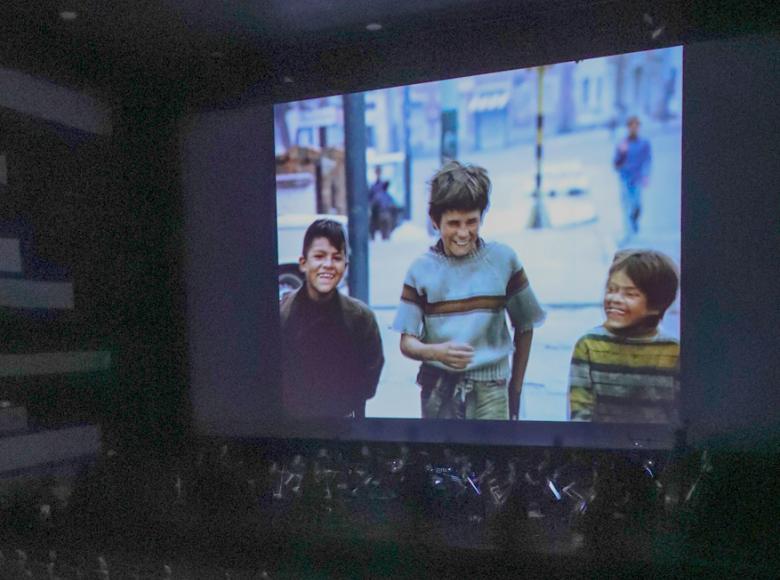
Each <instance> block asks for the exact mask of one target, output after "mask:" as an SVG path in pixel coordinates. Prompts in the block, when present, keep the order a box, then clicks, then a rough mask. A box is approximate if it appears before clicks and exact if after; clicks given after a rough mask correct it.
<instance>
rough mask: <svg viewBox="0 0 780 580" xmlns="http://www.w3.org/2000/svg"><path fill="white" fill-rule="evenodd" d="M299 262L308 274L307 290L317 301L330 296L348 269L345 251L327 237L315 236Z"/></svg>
mask: <svg viewBox="0 0 780 580" xmlns="http://www.w3.org/2000/svg"><path fill="white" fill-rule="evenodd" d="M298 262H299V267H300V270H301V272H303V273H304V274H305V276H306V291H307V293H308V295H309V298H311V299H312V300H314V301H315V302H320V301H323V300H327V299H328V298H330V296H331V295H332V294H333V292H334V291H335V290H336V288H337V287H338V285H339V282H341V279H342V278H343V277H344V272H345V271H346V269H347V260H346V257H345V255H344V252H343V251H342V250H340V249H338V248H336V247H334V246H333V245H332V244H331V243H330V241H329V240H328V238H325V237H321V238H315V239H314V241H313V242H312V243H311V246H310V247H309V251H308V252H306V256H301V257H300V258H299V260H298Z"/></svg>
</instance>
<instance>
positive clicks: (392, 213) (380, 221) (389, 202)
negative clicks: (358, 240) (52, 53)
mask: <svg viewBox="0 0 780 580" xmlns="http://www.w3.org/2000/svg"><path fill="white" fill-rule="evenodd" d="M374 174H375V175H376V180H375V181H374V183H372V184H371V187H370V188H369V190H368V200H369V204H370V206H371V220H370V232H369V235H370V238H371V239H372V240H373V239H374V235H375V234H376V232H377V231H379V232H380V233H381V234H382V239H383V240H389V239H390V234H391V233H392V231H393V228H394V227H395V220H396V213H397V211H398V209H397V207H396V205H395V201H394V200H393V198H392V196H391V195H390V194H389V193H388V191H387V190H388V188H389V187H390V182H389V181H387V180H383V179H382V167H381V166H380V165H377V166H376V167H375V168H374Z"/></svg>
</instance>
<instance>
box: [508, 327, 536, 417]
mask: <svg viewBox="0 0 780 580" xmlns="http://www.w3.org/2000/svg"><path fill="white" fill-rule="evenodd" d="M533 337H534V331H533V329H530V330H527V331H525V332H518V331H515V352H514V353H513V354H512V375H511V377H510V378H509V385H508V388H509V418H510V419H511V420H514V421H516V420H517V419H518V417H520V393H521V392H522V390H523V379H524V378H525V370H526V368H527V367H528V356H529V355H530V353H531V341H532V340H533Z"/></svg>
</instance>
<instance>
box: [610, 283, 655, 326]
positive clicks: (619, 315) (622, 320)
mask: <svg viewBox="0 0 780 580" xmlns="http://www.w3.org/2000/svg"><path fill="white" fill-rule="evenodd" d="M604 313H605V314H606V315H607V320H606V321H605V322H604V327H605V328H607V329H608V330H623V329H626V328H631V327H633V326H636V325H638V324H640V323H641V322H642V321H643V320H644V319H645V318H646V317H647V316H650V315H652V314H658V311H656V310H649V309H648V308H647V296H645V293H644V292H642V291H641V290H640V289H639V288H637V286H636V284H634V281H633V280H631V278H629V277H628V275H627V274H626V273H625V272H624V271H623V270H618V271H617V272H614V273H613V274H612V275H611V276H610V277H609V280H608V281H607V289H606V292H605V294H604ZM652 330H653V331H655V328H653V329H652Z"/></svg>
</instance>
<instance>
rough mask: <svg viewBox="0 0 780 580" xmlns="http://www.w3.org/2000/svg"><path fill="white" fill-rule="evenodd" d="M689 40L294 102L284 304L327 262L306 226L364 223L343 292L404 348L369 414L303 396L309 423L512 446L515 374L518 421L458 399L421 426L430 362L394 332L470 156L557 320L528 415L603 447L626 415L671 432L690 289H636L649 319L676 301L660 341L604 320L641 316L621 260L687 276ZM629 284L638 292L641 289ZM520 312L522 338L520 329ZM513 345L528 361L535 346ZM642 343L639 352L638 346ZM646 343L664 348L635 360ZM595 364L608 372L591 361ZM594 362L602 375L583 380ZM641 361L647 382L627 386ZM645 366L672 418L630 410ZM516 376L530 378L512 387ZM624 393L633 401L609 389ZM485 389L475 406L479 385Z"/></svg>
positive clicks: (496, 215)
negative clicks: (439, 190)
mask: <svg viewBox="0 0 780 580" xmlns="http://www.w3.org/2000/svg"><path fill="white" fill-rule="evenodd" d="M682 52H683V48H682V47H681V46H675V47H669V48H661V49H654V50H648V51H642V52H634V53H626V54H617V55H613V56H606V57H599V58H593V59H585V60H580V61H576V62H573V61H572V62H564V63H558V64H552V65H545V66H537V67H529V68H522V69H515V70H507V71H500V72H493V73H485V74H479V75H474V76H469V77H463V78H457V79H447V80H441V81H432V82H426V83H420V84H414V85H408V86H399V87H391V88H383V89H377V90H370V91H366V92H363V93H354V94H350V95H343V96H329V97H323V98H313V99H306V100H304V101H295V102H291V103H279V104H276V105H275V106H274V121H275V123H274V124H275V151H276V159H277V165H276V183H277V192H276V206H277V233H278V251H279V256H278V264H279V290H280V299H282V298H283V297H285V296H286V295H288V294H290V293H295V292H297V293H298V294H303V293H304V291H305V290H306V289H307V286H306V285H305V284H304V279H305V277H306V272H303V271H302V269H305V266H307V265H308V261H307V260H305V259H304V260H302V259H301V256H302V246H303V241H304V240H303V238H304V232H305V231H306V229H307V228H308V227H309V226H310V225H311V224H312V222H313V221H315V220H316V219H331V220H335V221H336V222H337V223H338V224H341V225H343V226H344V231H345V234H346V236H347V241H346V244H347V246H346V251H345V252H344V253H345V256H344V260H345V261H348V262H349V263H348V265H347V266H346V268H345V269H344V271H343V272H339V273H338V274H337V277H341V279H339V280H338V284H337V286H338V287H337V290H336V291H337V292H339V293H341V294H343V295H352V296H355V295H356V297H357V298H358V299H360V300H362V301H363V302H364V303H366V304H367V305H368V306H369V307H370V311H371V313H372V314H373V316H374V318H375V320H376V326H377V329H378V332H379V336H380V337H381V343H382V354H383V359H384V360H383V365H382V367H381V374H380V375H379V379H378V383H376V387H375V392H373V391H374V389H373V388H372V386H369V387H368V389H367V391H368V392H369V393H371V396H370V398H368V399H364V400H363V402H364V404H363V405H362V406H361V405H360V402H358V404H357V405H356V406H355V407H354V409H353V408H352V407H350V409H352V410H350V411H348V412H345V411H344V410H343V409H342V410H337V411H333V413H334V414H332V415H328V413H325V414H324V416H323V415H321V414H318V413H317V412H316V410H315V411H314V412H311V411H306V410H305V409H304V410H303V411H299V410H295V409H292V408H291V407H290V405H288V404H286V405H285V408H286V409H287V412H288V413H287V416H286V417H285V418H284V423H285V425H287V427H288V428H289V429H290V430H291V432H293V433H296V434H300V435H301V436H306V435H311V434H312V433H315V434H316V433H326V434H327V433H330V431H329V429H330V427H328V425H332V426H333V429H335V430H334V431H333V433H338V436H340V437H356V438H357V437H363V438H368V439H371V438H378V439H383V438H389V439H393V438H396V439H398V438H400V439H406V438H412V439H420V440H431V441H434V440H450V439H451V438H452V437H454V438H455V439H458V440H463V441H469V442H477V443H481V442H485V441H486V439H492V440H493V441H494V442H496V439H499V440H502V441H503V440H505V439H506V440H510V439H511V437H512V433H513V429H514V427H513V426H512V425H513V423H512V422H511V421H506V419H508V418H509V416H511V415H512V409H511V406H512V403H511V400H510V399H511V387H510V386H509V385H507V386H506V387H505V389H507V390H508V391H510V394H509V395H508V396H507V399H508V400H507V405H508V408H507V417H503V416H487V417H479V416H474V415H469V411H466V415H468V416H467V417H465V419H466V420H459V419H458V418H456V417H462V411H455V412H454V414H452V415H448V414H443V415H437V416H429V417H430V418H428V419H423V420H420V419H421V415H422V414H423V413H424V412H425V411H424V404H423V402H421V393H422V390H423V389H421V386H420V385H419V384H418V372H419V368H420V364H421V363H420V362H419V361H418V360H413V359H412V358H409V357H407V356H405V355H404V354H403V353H402V352H401V349H400V346H399V341H400V336H401V333H399V332H397V331H396V330H393V329H392V327H393V325H394V322H396V321H395V319H396V314H397V311H398V308H399V305H400V304H402V300H401V295H402V289H403V288H404V284H405V283H406V282H408V276H409V272H408V270H409V267H410V266H411V264H412V262H414V261H415V260H416V259H417V258H418V257H420V256H422V255H423V254H426V253H427V252H431V251H432V250H430V249H429V248H431V247H433V246H435V245H436V242H437V239H438V232H437V226H438V225H440V224H435V223H433V222H432V220H431V218H430V216H429V206H428V203H429V200H430V197H429V196H430V187H431V180H432V178H433V177H434V175H435V173H436V171H437V170H438V169H440V168H441V167H442V166H443V165H444V164H445V163H446V162H447V161H449V160H452V159H455V160H458V161H460V162H462V163H464V164H470V165H474V166H478V167H483V168H485V169H486V171H487V175H488V177H489V178H490V181H491V189H490V205H489V206H488V208H487V209H486V210H485V211H484V213H483V214H482V220H481V222H480V224H479V229H478V235H479V237H480V238H481V239H482V240H484V241H485V245H486V246H488V245H490V244H493V243H498V244H500V245H502V246H503V247H508V248H510V249H511V250H513V251H514V255H516V256H517V259H518V260H519V262H518V264H519V266H516V267H520V268H522V270H523V272H524V273H525V274H526V276H527V280H528V284H529V288H530V289H531V290H532V293H533V295H534V296H535V297H536V299H537V300H538V303H539V304H540V306H541V308H542V309H543V311H544V321H543V322H541V321H538V320H535V321H532V322H533V323H532V324H531V327H532V328H533V338H532V341H531V346H530V352H529V353H528V357H527V360H528V362H527V367H526V368H525V372H524V376H523V384H522V390H521V392H520V395H519V414H518V416H517V417H516V418H517V419H519V421H520V424H526V425H527V424H528V423H531V422H533V423H535V426H533V427H532V428H531V430H532V431H533V432H535V433H542V432H543V431H544V430H545V429H553V430H554V429H556V428H557V427H558V426H564V425H569V426H572V428H573V429H575V430H576V433H578V435H577V437H581V438H582V439H583V441H585V442H586V444H587V441H588V437H589V435H588V434H589V433H592V434H593V436H594V437H595V438H598V436H597V435H596V433H597V432H600V433H613V432H615V433H616V432H618V431H619V430H620V429H621V427H620V425H619V424H623V427H625V426H633V427H634V428H635V431H634V432H635V433H637V434H638V433H640V432H647V433H652V435H651V436H648V438H650V439H652V438H657V439H656V440H660V439H662V438H663V437H665V435H664V434H665V433H668V432H671V429H673V428H674V427H675V426H676V425H677V421H678V418H677V405H678V404H679V399H680V395H679V393H680V385H679V356H680V355H679V340H680V296H679V285H678V287H677V288H676V289H675V293H674V295H673V296H672V300H671V302H669V301H668V300H666V299H664V300H665V301H662V302H663V305H662V307H661V306H658V305H653V304H651V302H653V293H654V292H655V290H652V288H655V286H652V283H653V281H654V280H655V279H656V278H651V280H650V284H651V286H652V288H651V289H650V290H648V288H649V287H648V286H647V284H648V282H647V280H643V281H640V283H638V284H634V286H642V287H643V288H644V290H643V289H642V288H639V289H638V290H639V298H640V300H644V308H645V311H646V312H648V313H650V314H653V313H657V312H658V310H661V309H662V310H664V311H665V312H663V315H662V317H661V318H660V321H659V320H658V318H657V317H656V318H655V319H654V320H655V326H654V327H653V328H649V329H645V330H646V331H647V332H645V334H641V333H640V334H636V335H631V334H630V333H625V336H624V335H623V334H621V332H622V330H621V328H620V325H619V324H616V325H613V326H611V327H610V328H608V329H607V331H608V332H606V335H607V336H606V337H603V336H600V335H599V331H597V329H599V328H602V329H603V325H604V323H605V322H607V326H609V320H610V314H609V313H607V312H605V310H606V309H609V311H610V312H611V313H614V312H615V311H617V314H615V316H618V317H619V316H624V315H626V312H625V310H630V308H628V307H626V308H625V309H624V308H623V307H622V306H619V307H616V306H614V304H613V305H611V306H610V305H608V304H606V294H607V292H606V289H607V287H608V281H609V282H610V283H612V282H614V280H613V277H612V276H611V275H610V266H611V265H612V263H613V260H614V259H615V256H616V255H617V254H618V253H619V252H625V251H632V252H633V253H634V254H638V253H639V251H640V250H650V251H652V252H660V253H661V255H662V256H666V257H668V258H669V259H670V261H671V269H672V270H675V271H676V275H677V279H678V281H679V278H680V270H679V264H680V244H681V218H680V213H681V173H682V153H681V142H682V100H683V95H682V89H683V87H682V81H683V79H682V60H683V56H682ZM354 143H357V145H356V146H353V144H354ZM355 183H359V184H360V185H357V186H356V185H354V184H355ZM362 184H365V187H363V186H362ZM380 198H381V201H380ZM350 221H352V223H350ZM358 222H360V223H358ZM476 246H477V249H479V248H480V247H481V246H480V242H476ZM443 249H444V251H445V253H446V251H447V248H446V247H445V248H443ZM643 255H644V254H642V255H641V256H643ZM641 256H640V257H641ZM302 262H306V263H305V264H303V267H302ZM639 267H640V268H641V267H646V264H645V266H639ZM626 271H627V270H625V269H623V270H619V271H618V272H617V273H625V272H626ZM511 273H512V272H510V274H511ZM614 273H615V272H613V274H614ZM632 282H633V281H632ZM619 290H620V293H621V297H620V298H619V300H623V299H625V296H623V295H622V294H623V293H624V290H623V289H622V288H620V289H619ZM667 294H668V292H667ZM507 298H508V299H509V300H511V297H509V296H508V297H507ZM286 299H289V297H287V298H286ZM656 302H657V300H656ZM656 306H657V307H656ZM505 318H506V320H507V326H508V328H509V329H510V331H511V329H512V328H513V325H514V324H515V323H516V321H515V320H514V319H513V318H511V316H510V315H507V316H505ZM396 325H397V324H396ZM654 328H657V333H656V334H653V329H654ZM350 332H355V331H354V328H351V329H350ZM358 334H359V333H358ZM616 334H617V336H618V337H619V338H620V340H618V339H616V338H615V335H616ZM360 336H363V337H365V336H368V335H366V334H360ZM588 337H589V338H588ZM586 338H587V339H588V340H587V341H586V342H583V341H584V340H585V339H586ZM602 339H603V340H602ZM623 339H625V340H623ZM660 339H662V340H660ZM366 340H368V339H366ZM510 340H511V342H512V344H511V345H510V352H509V354H508V355H507V357H508V358H509V359H510V360H511V359H513V354H512V349H516V345H517V341H516V340H514V339H510ZM659 340H660V344H659ZM284 341H285V339H284V336H283V337H282V341H281V342H282V344H283V345H284V344H285V342H284ZM329 343H330V345H332V344H333V343H332V341H327V340H326V341H325V345H323V350H324V351H327V348H328V347H329V346H328V344H329ZM615 343H619V344H618V345H617V346H615V347H614V348H616V349H617V350H615V351H614V352H608V353H606V355H604V356H607V358H609V357H612V358H611V359H609V360H610V361H612V362H611V363H610V362H608V361H607V362H605V360H601V361H599V360H597V358H598V357H597V356H596V355H593V356H594V357H596V358H588V357H590V356H591V354H592V352H593V351H594V349H596V350H598V349H599V348H601V347H602V346H604V345H606V347H605V348H612V346H610V345H613V344H615ZM639 343H641V344H642V345H644V346H643V347H642V348H639V347H638V346H637V345H638V344H639ZM312 344H316V342H314V341H310V342H309V343H307V347H306V348H308V349H309V350H310V351H311V350H312ZM625 344H628V346H627V347H626V348H627V349H628V350H627V351H621V350H620V349H622V348H623V346H624V345H625ZM594 345H595V346H594ZM621 345H622V346H621ZM644 347H646V348H644ZM636 348H639V350H636ZM632 349H634V350H632ZM643 351H644V352H646V353H650V354H649V355H648V356H649V357H650V358H646V359H642V360H641V361H640V363H636V362H631V361H632V360H635V359H636V357H637V356H638V355H637V352H639V353H640V354H639V356H640V358H641V357H642V356H644V355H643V354H642V352H643ZM651 351H652V352H651ZM583 352H588V353H591V354H588V356H587V357H584V355H583V354H582V353H583ZM602 354H603V353H602ZM282 356H283V358H284V357H285V356H287V353H286V352H283V354H282ZM598 356H601V355H598ZM615 357H617V358H615ZM620 357H624V358H625V357H629V359H631V360H629V361H628V363H625V362H624V359H621V358H620ZM631 357H634V358H633V359H632V358H631ZM647 360H651V361H653V362H652V364H651V366H652V367H653V368H654V369H655V370H656V371H658V372H653V369H652V368H650V367H648V364H649V363H647ZM615 361H617V362H615ZM578 362H579V363H589V366H588V365H587V364H586V367H583V366H582V364H580V367H579V368H575V367H577V364H578ZM613 363H614V364H613ZM609 364H613V366H612V367H609ZM604 365H607V366H604ZM631 365H634V366H639V367H641V368H640V369H639V370H638V371H637V369H635V368H628V367H630V366H631ZM613 367H614V368H613ZM583 368H585V370H584V371H583ZM594 369H595V371H594ZM659 369H661V370H659ZM635 371H636V372H635ZM583 372H585V373H586V374H587V375H588V377H596V378H595V379H594V380H592V381H590V382H588V385H587V388H585V390H582V389H580V390H579V391H577V385H576V384H575V383H576V382H577V379H576V377H577V376H580V377H581V376H582V373H583ZM578 373H579V375H578ZM621 373H623V374H625V375H626V376H628V379H625V380H626V381H628V382H627V383H621V382H620V381H623V380H624V379H623V378H620V379H619V381H618V379H615V377H616V376H618V375H621ZM637 373H639V374H642V373H644V376H645V377H647V376H652V377H653V378H652V379H651V383H652V385H654V386H653V387H652V388H655V389H657V394H655V395H653V396H650V397H649V398H650V399H653V398H655V399H659V398H660V399H664V400H665V401H666V402H665V403H664V404H665V405H666V406H665V407H664V410H663V411H658V408H652V407H653V405H652V404H650V405H648V408H647V409H646V410H645V411H642V412H641V413H637V412H634V411H636V409H637V408H638V407H636V406H632V405H633V403H632V404H631V405H628V406H627V408H628V407H630V409H629V411H627V412H626V413H627V414H626V415H621V413H623V411H622V410H621V409H620V408H619V407H620V404H622V403H623V402H624V401H628V400H630V401H635V400H639V399H641V398H642V397H644V396H645V395H637V394H636V392H638V391H632V390H631V389H632V388H633V383H631V381H632V380H634V379H635V378H636V376H635V375H637ZM599 374H600V376H596V375H599ZM629 375H630V376H629ZM621 376H622V375H621ZM512 377H513V375H512V371H511V370H510V371H509V373H508V374H507V376H506V377H505V380H506V382H507V383H511V382H512ZM643 380H644V379H643ZM615 381H618V383H619V384H617V386H616V384H615ZM283 382H284V381H283ZM648 384H649V383H648ZM604 385H606V387H605V386H604ZM626 385H628V386H626ZM284 388H285V387H283V389H284ZM667 388H668V389H672V391H670V392H672V393H673V395H672V401H673V402H672V403H668V400H667V399H668V397H669V395H668V394H667V392H666V391H665V390H664V389H667ZM588 389H589V390H588ZM599 389H602V390H601V391H600V390H599ZM604 389H606V390H608V391H609V392H610V394H611V395H610V396H611V397H612V399H614V400H613V401H611V402H610V401H608V398H605V397H603V393H604V392H605V391H604ZM610 389H612V390H610ZM641 389H642V392H645V391H646V385H645V383H643V385H642V387H641ZM465 391H466V392H465V393H461V395H460V396H461V398H464V399H465V398H467V397H469V396H471V392H472V391H470V390H469V389H465ZM621 393H622V394H621ZM309 395H311V396H310V397H309ZM583 397H584V399H585V403H583ZM588 397H590V398H588ZM599 397H601V399H599ZM621 397H622V398H623V401H621ZM283 398H284V395H283ZM304 398H310V399H311V401H312V403H311V404H312V405H314V406H319V408H325V407H326V406H327V405H328V404H329V403H330V401H329V400H328V397H326V396H325V395H323V396H322V398H321V399H317V397H316V396H314V395H312V393H308V395H307V397H304ZM313 401H319V402H318V403H313ZM603 401H608V402H610V403H615V402H616V404H602V403H603ZM640 405H641V403H640ZM466 407H468V405H466ZM472 407H473V405H472ZM656 407H657V406H656ZM334 408H338V409H340V407H338V406H337V405H336V406H335V407H334ZM459 413H460V414H459ZM481 418H484V419H495V420H488V421H479V420H478V419H481ZM513 418H514V417H513ZM355 419H358V420H355ZM360 419H365V420H360ZM468 419H475V420H474V421H471V420H468ZM575 423H577V426H576V427H574V424H575ZM597 423H600V425H597ZM608 423H615V424H616V425H609V424H608ZM514 424H515V425H517V423H514ZM585 425H588V427H585ZM322 429H324V431H322ZM616 430H617V431H616ZM488 432H490V433H492V434H493V435H489V434H487V433H488ZM605 437H607V436H606V435H605ZM610 437H611V435H610ZM639 437H640V438H641V436H639ZM607 438H608V437H607ZM594 440H595V439H594Z"/></svg>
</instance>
